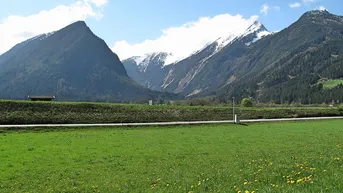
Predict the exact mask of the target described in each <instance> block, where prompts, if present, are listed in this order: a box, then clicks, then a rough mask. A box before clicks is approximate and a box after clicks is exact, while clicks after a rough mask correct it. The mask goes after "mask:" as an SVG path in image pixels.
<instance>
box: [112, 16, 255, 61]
mask: <svg viewBox="0 0 343 193" xmlns="http://www.w3.org/2000/svg"><path fill="white" fill-rule="evenodd" d="M257 19H258V16H251V17H250V18H244V17H243V16H241V15H235V16H232V15H230V14H222V15H217V16H215V17H212V18H210V17H202V18H199V20H198V21H195V22H190V23H186V24H184V25H182V26H179V27H170V28H167V29H164V30H162V35H161V36H160V37H159V38H157V39H155V40H145V41H143V42H142V43H138V44H130V43H128V42H126V41H118V42H116V43H115V44H114V46H113V47H112V50H113V51H114V52H115V53H117V54H118V56H119V57H120V58H121V59H126V58H129V57H131V56H142V55H144V54H146V53H152V52H168V53H172V54H173V58H170V60H171V61H175V60H178V59H182V58H184V57H187V56H188V55H190V54H192V53H193V52H194V51H196V50H199V49H201V48H202V47H204V46H205V45H206V44H208V43H210V42H213V41H215V40H216V39H218V38H219V37H223V36H224V37H225V36H228V35H229V34H238V33H241V32H242V31H244V30H246V29H247V28H248V27H249V26H250V25H251V24H252V23H253V22H254V21H256V20H257Z"/></svg>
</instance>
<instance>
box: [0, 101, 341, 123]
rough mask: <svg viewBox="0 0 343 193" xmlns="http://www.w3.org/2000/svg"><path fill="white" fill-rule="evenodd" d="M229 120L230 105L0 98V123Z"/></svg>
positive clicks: (268, 114) (313, 112) (335, 111)
mask: <svg viewBox="0 0 343 193" xmlns="http://www.w3.org/2000/svg"><path fill="white" fill-rule="evenodd" d="M236 113H238V114H239V115H240V118H241V119H254V118H281V117H285V118H286V117H311V116H338V115H343V109H342V108H325V107H306V108H305V107H303V108H238V109H237V111H236ZM228 119H232V108H231V107H190V106H167V105H163V106H148V105H128V104H110V103H70V102H69V103H68V102H27V101H0V124H30V123H125V122H161V121H198V120H200V121H206V120H228Z"/></svg>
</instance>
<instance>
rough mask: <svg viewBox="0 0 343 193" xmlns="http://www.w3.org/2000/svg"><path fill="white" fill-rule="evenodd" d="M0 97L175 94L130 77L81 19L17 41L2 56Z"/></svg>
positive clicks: (112, 98) (137, 97)
mask: <svg viewBox="0 0 343 193" xmlns="http://www.w3.org/2000/svg"><path fill="white" fill-rule="evenodd" d="M0 82H1V84H0V98H1V99H26V97H27V96H28V95H50V96H51V95H55V96H56V99H57V100H71V101H117V102H130V101H137V100H148V99H159V98H174V97H175V96H176V95H174V94H170V93H162V92H157V91H152V90H149V89H147V88H144V87H143V86H141V85H139V84H138V83H136V82H134V81H133V80H131V79H130V78H129V77H128V75H127V72H126V70H125V68H124V66H123V64H122V63H121V61H120V60H119V57H118V56H117V55H116V54H115V53H113V52H112V51H111V50H110V48H109V47H108V46H107V45H106V43H105V42H104V41H103V40H102V39H100V38H99V37H97V36H96V35H94V34H93V33H92V31H91V30H90V29H89V27H88V26H87V25H86V23H85V22H83V21H78V22H75V23H73V24H71V25H69V26H66V27H65V28H63V29H61V30H59V31H56V32H52V33H49V34H43V35H39V36H37V37H34V38H31V39H29V40H26V41H24V42H22V43H19V44H17V45H16V46H14V47H13V48H12V49H10V50H9V51H8V52H6V53H4V54H3V55H1V56H0Z"/></svg>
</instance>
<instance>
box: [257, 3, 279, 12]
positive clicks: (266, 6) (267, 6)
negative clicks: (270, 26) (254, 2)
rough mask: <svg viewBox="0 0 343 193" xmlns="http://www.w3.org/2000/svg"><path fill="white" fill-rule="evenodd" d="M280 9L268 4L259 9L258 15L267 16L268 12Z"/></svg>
mask: <svg viewBox="0 0 343 193" xmlns="http://www.w3.org/2000/svg"><path fill="white" fill-rule="evenodd" d="M280 9H281V7H280V6H269V5H268V4H263V5H262V6H261V9H260V13H262V14H263V15H268V12H269V11H270V10H274V11H280Z"/></svg>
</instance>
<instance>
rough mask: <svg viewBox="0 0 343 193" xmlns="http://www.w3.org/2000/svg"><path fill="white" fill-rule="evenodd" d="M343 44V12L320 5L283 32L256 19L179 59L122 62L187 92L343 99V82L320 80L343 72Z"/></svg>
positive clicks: (140, 76) (139, 74) (135, 73)
mask: <svg viewBox="0 0 343 193" xmlns="http://www.w3.org/2000/svg"><path fill="white" fill-rule="evenodd" d="M342 45H343V17H342V16H337V15H334V14H331V13H329V12H328V11H319V10H318V11H317V10H315V11H309V12H306V13H305V14H303V15H302V16H301V17H300V18H299V20H297V21H296V22H295V23H293V24H292V25H290V26H289V27H287V28H285V29H283V30H281V31H280V32H277V33H270V32H269V31H268V30H267V29H266V28H265V27H264V26H263V24H262V23H260V22H255V23H254V24H253V25H252V26H250V27H249V28H248V29H247V30H246V31H245V32H244V33H242V34H240V35H238V36H233V35H230V34H229V35H228V36H227V37H222V38H219V39H218V40H217V41H215V42H213V43H211V44H208V45H207V46H206V47H204V48H203V49H201V50H199V51H197V52H195V53H194V54H192V55H191V56H189V57H187V58H185V59H183V60H181V61H178V62H176V63H172V64H165V62H164V61H165V57H151V56H166V55H167V54H166V53H153V54H150V55H149V54H148V55H147V56H145V59H144V60H142V59H141V60H135V58H139V57H137V56H135V57H132V58H129V59H126V60H123V61H122V62H123V64H124V66H125V68H126V69H127V71H128V74H129V76H130V77H131V78H132V79H134V80H135V81H137V82H138V83H140V84H141V85H144V86H145V87H147V88H151V89H155V90H160V91H168V92H173V93H179V94H181V95H183V96H185V97H206V96H211V97H214V98H216V99H218V100H224V101H227V100H230V99H231V97H236V98H238V99H241V98H243V97H250V98H253V99H255V100H257V101H261V102H269V101H274V102H277V103H285V102H289V103H291V102H300V103H322V102H331V101H332V100H335V101H337V100H340V101H342V100H343V90H342V89H341V85H337V86H336V87H334V88H331V89H327V88H323V85H322V84H321V83H320V80H321V79H341V78H343V68H342V67H343V46H342ZM168 54H170V53H168ZM142 66H144V68H142ZM142 69H143V70H142Z"/></svg>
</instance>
